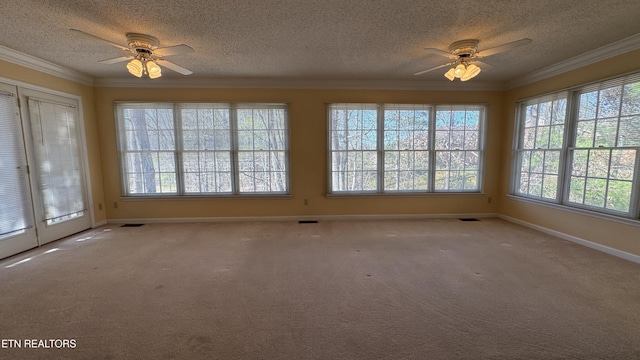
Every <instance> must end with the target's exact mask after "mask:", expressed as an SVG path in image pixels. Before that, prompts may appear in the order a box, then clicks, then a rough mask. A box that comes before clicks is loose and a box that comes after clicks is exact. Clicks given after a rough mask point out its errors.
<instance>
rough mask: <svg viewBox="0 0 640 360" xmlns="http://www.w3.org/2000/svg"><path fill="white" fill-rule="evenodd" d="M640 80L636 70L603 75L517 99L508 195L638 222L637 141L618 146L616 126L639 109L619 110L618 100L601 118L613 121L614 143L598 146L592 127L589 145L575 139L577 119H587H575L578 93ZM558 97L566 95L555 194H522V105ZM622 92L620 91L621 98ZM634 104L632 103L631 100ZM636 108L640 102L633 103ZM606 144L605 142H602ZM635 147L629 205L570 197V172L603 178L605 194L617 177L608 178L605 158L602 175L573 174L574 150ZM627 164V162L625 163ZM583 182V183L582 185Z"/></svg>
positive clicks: (639, 147)
mask: <svg viewBox="0 0 640 360" xmlns="http://www.w3.org/2000/svg"><path fill="white" fill-rule="evenodd" d="M636 83H638V84H640V73H634V74H629V75H625V76H621V77H616V78H611V79H605V80H602V81H599V82H596V83H592V84H586V85H581V86H577V87H574V88H570V89H567V90H563V91H559V92H556V93H552V94H547V95H542V96H539V97H536V98H531V99H525V100H521V101H519V102H518V103H517V105H516V117H515V126H514V137H513V139H514V141H513V144H514V145H513V153H512V166H511V176H510V179H511V188H510V196H513V197H514V198H516V199H526V200H527V201H532V202H534V203H541V204H542V203H544V204H548V205H550V206H557V207H560V208H563V209H567V210H571V211H577V212H584V213H588V214H593V215H597V216H603V217H606V218H611V219H614V220H615V219H620V220H621V221H625V222H627V221H630V222H631V223H633V224H640V223H639V222H638V220H639V219H640V144H638V145H630V146H619V145H618V136H619V135H620V133H619V131H620V129H619V127H620V121H621V120H620V118H622V117H635V116H640V113H638V114H636V113H631V114H626V115H625V114H623V113H622V111H621V109H622V102H620V105H619V106H620V109H618V112H617V115H612V116H610V117H608V118H604V119H605V120H608V121H611V120H612V119H613V121H614V122H615V124H616V127H617V130H616V133H615V140H614V141H615V144H613V145H612V146H600V145H598V143H597V141H596V140H595V139H596V138H595V135H596V134H595V130H594V134H593V135H592V136H594V137H593V139H594V140H593V144H592V145H590V146H586V145H584V144H582V145H581V144H578V142H577V141H578V139H579V138H580V136H579V135H578V132H579V122H585V121H590V120H582V119H579V116H580V114H579V111H580V100H581V99H580V97H581V95H583V94H587V93H592V92H594V91H600V90H606V89H610V88H612V87H617V86H620V87H623V86H625V85H628V84H636ZM560 97H566V99H567V105H566V108H567V115H566V117H565V128H564V137H563V138H564V141H563V146H562V149H561V153H560V166H559V169H560V172H559V174H558V187H557V194H556V198H555V199H549V198H542V197H536V196H531V195H528V194H524V193H521V192H519V191H518V189H519V187H520V172H519V169H520V166H521V162H520V156H519V153H520V152H522V151H523V149H522V141H523V131H524V125H523V124H524V122H525V120H526V119H525V114H524V109H525V108H526V106H528V105H530V104H535V103H540V102H544V101H549V99H557V98H560ZM622 98H623V95H621V99H622ZM634 104H635V103H634ZM596 106H600V100H599V99H598V100H597V102H596ZM635 106H638V107H639V108H640V104H637V105H635ZM596 111H599V110H596ZM593 119H594V120H593V121H594V129H596V128H595V126H597V123H598V121H601V120H602V119H603V118H601V117H600V116H599V115H596V116H595V117H594V118H593ZM605 145H606V144H605ZM622 150H625V151H635V161H634V165H633V166H632V168H633V169H634V172H633V175H632V179H631V180H629V181H627V182H631V184H632V185H631V189H630V201H629V209H628V211H619V210H616V209H611V208H607V206H606V205H605V204H606V203H607V201H608V200H605V201H604V202H603V206H591V205H590V204H587V203H584V202H583V203H580V202H577V201H574V200H571V197H570V196H571V190H572V189H571V186H572V176H573V177H584V178H585V181H586V179H589V178H597V179H601V180H604V181H605V182H606V184H607V190H605V195H606V194H607V192H608V191H609V190H608V184H609V182H610V181H616V180H617V179H614V178H611V176H610V173H609V171H610V168H611V165H610V162H609V161H607V164H608V165H607V170H606V173H607V174H606V176H605V175H603V176H604V177H601V176H600V177H599V176H595V175H593V176H592V175H589V174H588V173H585V175H584V176H582V175H580V176H578V175H573V174H574V170H573V167H574V154H575V153H576V152H579V151H580V152H585V151H586V152H589V153H590V152H592V151H593V152H603V153H604V152H609V153H612V152H614V151H622ZM629 165H630V164H628V165H627V166H628V167H631V166H629ZM588 171H589V167H588V166H587V169H586V172H588ZM585 186H586V185H585Z"/></svg>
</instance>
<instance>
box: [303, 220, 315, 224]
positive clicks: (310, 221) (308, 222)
mask: <svg viewBox="0 0 640 360" xmlns="http://www.w3.org/2000/svg"><path fill="white" fill-rule="evenodd" d="M317 223H318V220H300V221H298V224H317Z"/></svg>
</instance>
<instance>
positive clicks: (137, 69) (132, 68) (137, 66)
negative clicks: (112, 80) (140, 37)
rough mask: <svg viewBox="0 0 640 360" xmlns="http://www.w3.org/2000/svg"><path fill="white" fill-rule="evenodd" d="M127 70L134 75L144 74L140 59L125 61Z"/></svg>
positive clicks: (140, 75)
mask: <svg viewBox="0 0 640 360" xmlns="http://www.w3.org/2000/svg"><path fill="white" fill-rule="evenodd" d="M127 70H128V71H129V74H131V75H133V76H135V77H142V74H144V67H143V65H142V61H140V60H138V59H133V60H131V61H129V62H128V63H127Z"/></svg>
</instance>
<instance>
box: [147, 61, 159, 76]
mask: <svg viewBox="0 0 640 360" xmlns="http://www.w3.org/2000/svg"><path fill="white" fill-rule="evenodd" d="M146 65H147V74H149V79H157V78H159V77H160V76H162V69H160V65H158V64H156V63H155V62H154V61H147V63H146Z"/></svg>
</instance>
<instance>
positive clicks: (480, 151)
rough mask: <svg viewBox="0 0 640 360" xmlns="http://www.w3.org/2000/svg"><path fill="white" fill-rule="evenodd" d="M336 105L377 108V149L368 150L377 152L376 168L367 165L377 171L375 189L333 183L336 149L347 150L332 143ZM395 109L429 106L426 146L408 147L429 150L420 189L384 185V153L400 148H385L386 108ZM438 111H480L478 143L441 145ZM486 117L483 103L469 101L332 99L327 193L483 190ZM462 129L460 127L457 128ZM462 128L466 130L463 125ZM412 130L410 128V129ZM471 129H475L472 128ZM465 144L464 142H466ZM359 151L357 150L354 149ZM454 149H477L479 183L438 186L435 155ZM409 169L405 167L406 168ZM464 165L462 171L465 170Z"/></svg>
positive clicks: (419, 108) (411, 192) (406, 192)
mask: <svg viewBox="0 0 640 360" xmlns="http://www.w3.org/2000/svg"><path fill="white" fill-rule="evenodd" d="M333 109H354V110H355V109H367V110H375V111H376V112H377V113H376V124H377V126H376V128H375V132H376V148H375V150H373V149H370V150H367V151H375V152H376V154H377V155H376V158H377V162H376V164H375V165H376V166H375V169H373V170H372V169H368V170H371V171H375V174H376V186H375V189H368V190H336V189H335V186H334V183H333V181H334V177H333V173H334V169H333V166H334V164H333V160H334V153H338V152H344V151H346V150H344V149H335V148H334V146H333V138H332V133H333V132H334V131H337V130H338V129H334V128H333V119H332V110H333ZM386 109H389V110H396V109H415V110H428V111H429V116H428V118H429V119H428V126H427V129H426V132H427V137H428V142H427V144H428V145H427V149H426V150H425V149H422V148H420V149H416V148H415V147H413V148H411V149H406V150H407V151H409V152H418V151H426V152H427V153H428V165H427V173H428V185H427V186H426V187H423V188H421V189H415V188H414V189H409V190H402V189H399V190H388V189H385V154H386V153H390V152H394V151H397V150H395V149H385V140H384V139H385V131H386V130H385V126H384V121H385V110H386ZM439 111H478V119H477V129H476V130H474V131H475V132H477V139H476V147H475V148H473V149H467V148H451V149H441V148H437V143H436V130H437V128H436V114H437V113H438V112H439ZM486 117H487V107H486V105H484V104H467V105H458V104H456V105H440V104H382V103H377V104H371V103H332V104H327V133H328V135H327V150H328V151H327V152H328V154H327V159H328V161H327V195H328V196H351V195H355V196H358V195H381V196H387V195H421V194H434V193H446V194H452V193H454V194H478V193H481V192H482V191H483V179H484V154H485V151H484V147H485V136H486V131H485V127H486ZM457 130H460V129H457ZM462 131H465V129H464V128H463V130H462ZM409 132H411V131H409ZM449 132H454V130H449ZM469 132H473V131H472V130H469ZM463 146H464V145H463ZM354 151H355V152H357V151H358V150H354ZM445 152H447V153H455V152H465V154H466V152H475V153H477V164H476V166H477V169H476V170H473V171H475V173H474V178H475V179H476V182H475V184H476V186H475V187H473V188H471V189H469V188H452V189H446V188H438V187H437V186H436V171H438V169H436V166H435V164H436V157H437V156H438V154H442V153H445ZM405 170H406V169H405ZM464 170H465V169H462V170H461V171H464ZM445 171H449V172H452V171H453V170H451V169H450V168H448V169H445Z"/></svg>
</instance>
